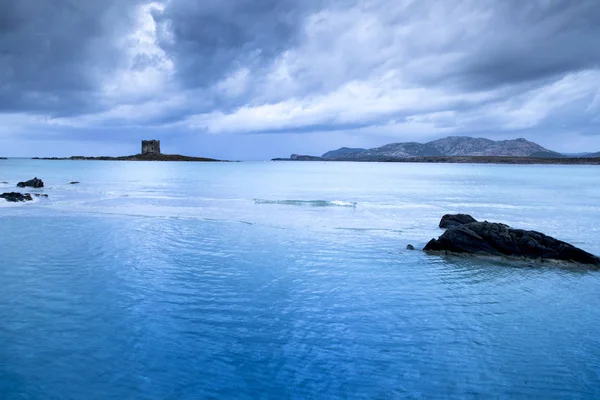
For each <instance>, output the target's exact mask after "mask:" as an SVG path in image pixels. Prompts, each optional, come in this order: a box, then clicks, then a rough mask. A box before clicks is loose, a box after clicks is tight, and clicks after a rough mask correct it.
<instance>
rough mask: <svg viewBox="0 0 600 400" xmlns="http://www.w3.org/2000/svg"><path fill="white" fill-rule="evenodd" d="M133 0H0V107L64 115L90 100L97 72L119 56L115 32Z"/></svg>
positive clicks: (123, 27)
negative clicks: (115, 44) (0, 0)
mask: <svg viewBox="0 0 600 400" xmlns="http://www.w3.org/2000/svg"><path fill="white" fill-rule="evenodd" d="M135 3H136V1H134V0H90V1H87V0H86V1H77V0H52V1H45V0H3V1H2V4H1V11H0V111H25V112H48V113H51V114H54V115H66V114H73V113H79V112H82V111H85V110H86V109H87V108H88V107H91V106H93V100H94V99H93V98H90V97H93V96H94V92H95V90H96V89H97V87H98V83H99V82H98V78H99V77H100V76H102V74H104V73H106V72H107V71H110V70H111V69H112V68H113V67H114V66H115V65H117V64H118V62H119V59H118V58H119V54H118V51H117V49H115V48H114V47H113V46H114V43H115V38H117V37H118V36H119V35H120V34H122V33H123V32H125V31H126V29H127V27H128V25H129V17H130V16H129V15H128V13H129V11H130V9H131V6H132V5H134V4H135Z"/></svg>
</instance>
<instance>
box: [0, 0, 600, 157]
mask: <svg viewBox="0 0 600 400" xmlns="http://www.w3.org/2000/svg"><path fill="white" fill-rule="evenodd" d="M0 6H1V8H0V114H5V115H8V114H11V115H12V116H13V117H14V119H12V120H11V121H13V120H14V121H21V122H22V121H25V122H23V126H22V127H21V129H20V130H19V131H22V132H25V133H23V136H22V137H23V138H26V139H28V140H32V139H33V138H34V137H36V136H42V135H44V134H47V135H49V134H50V133H49V132H51V133H52V134H53V135H55V136H54V137H58V138H60V140H63V141H69V140H72V141H77V140H85V141H88V142H89V141H101V140H102V138H103V137H106V140H114V141H122V142H124V141H127V140H130V139H131V140H133V139H135V138H137V136H138V135H143V132H144V129H148V132H149V133H152V132H154V131H153V130H154V129H162V131H161V132H162V135H170V136H169V137H171V138H172V139H173V140H179V141H181V140H182V138H183V137H184V136H186V135H188V136H189V135H199V136H200V135H205V134H206V133H207V132H208V133H213V134H231V133H234V134H240V133H242V134H244V133H253V134H255V135H259V134H266V133H269V134H268V135H263V139H261V140H264V141H266V140H267V139H266V137H267V136H268V137H278V139H277V140H278V141H277V143H284V142H285V141H286V140H288V141H289V143H292V142H294V143H296V142H295V141H297V140H300V139H297V137H298V136H302V135H305V136H306V137H309V136H310V137H311V138H313V139H315V138H318V137H319V135H318V134H317V133H316V132H320V133H322V134H327V132H331V133H332V134H333V132H336V133H335V134H336V135H338V136H336V137H342V136H343V135H344V132H347V135H348V136H347V138H351V137H352V135H355V136H354V137H356V136H357V135H361V137H363V136H364V137H368V135H373V137H383V136H385V137H387V138H389V140H390V141H392V140H394V138H395V137H398V138H402V139H403V137H402V135H408V136H410V138H411V139H412V140H416V139H418V138H419V135H423V136H424V137H425V136H427V139H430V138H432V136H435V135H436V134H439V135H442V134H444V135H445V134H447V132H451V133H457V134H461V133H463V134H477V132H484V133H485V134H489V135H490V136H492V135H494V134H498V135H506V134H507V132H509V133H510V132H515V133H516V134H518V135H520V136H523V135H524V132H525V133H529V135H530V136H528V137H529V138H531V139H534V140H535V138H536V137H540V138H542V137H543V135H544V132H553V134H554V135H555V137H559V136H560V129H564V130H565V131H569V132H579V133H580V134H581V135H591V134H593V133H594V132H599V130H598V129H597V127H598V123H600V121H599V120H598V118H597V117H596V115H598V113H599V112H600V94H598V93H600V87H599V86H598V85H599V84H598V82H597V81H595V80H594V79H595V78H597V77H598V73H600V72H599V71H600V1H598V0H529V1H522V0H504V1H495V0H456V1H445V0H419V1H409V0H302V1H301V0H170V1H164V0H156V1H155V2H154V3H153V4H152V5H151V4H150V1H149V0H52V1H49V0H1V4H0ZM140 6H144V7H145V8H143V9H142V8H140ZM140 10H142V11H143V10H145V11H143V13H142V14H143V15H142V14H140ZM148 12H150V13H149V14H148ZM144 13H146V14H144ZM140 29H141V31H140ZM144 29H146V31H144ZM136 32H137V33H136ZM133 33H136V35H138V36H136V35H133V39H132V36H131V35H132V34H133ZM278 68H279V69H278ZM107 88H108V89H107ZM594 93H596V94H595V96H596V98H595V99H594ZM24 116H25V117H24ZM28 116H32V118H33V119H34V120H32V121H29V120H27V118H26V117H28ZM594 118H595V119H594ZM44 120H49V121H50V122H48V123H47V124H46V125H44V122H39V121H44ZM7 125H8V124H7ZM395 129H397V130H395ZM411 129H418V130H417V131H413V132H412V133H411V132H410V130H411ZM436 129H437V130H436ZM2 132H3V126H2V121H0V134H1V133H2ZM86 132H88V133H87V136H86V137H85V139H84V138H83V136H84V135H86ZM340 132H341V133H340ZM357 132H358V133H357ZM382 132H383V133H382ZM406 132H408V133H406ZM288 134H289V135H288ZM299 134H302V135H299ZM286 135H287V136H286ZM378 135H379V136H378ZM386 135H387V136H386ZM292 136H293V138H292ZM279 137H287V138H288V139H286V140H283V139H279ZM15 140H16V139H15ZM136 140H137V139H136ZM211 140H215V141H216V139H211ZM219 140H221V139H219ZM269 140H272V139H269ZM322 140H323V141H324V142H325V138H323V139H322ZM378 140H379V139H378ZM365 141H367V142H368V140H367V139H365ZM182 143H183V142H182ZM328 143H329V142H328ZM344 144H346V143H340V145H344ZM373 144H382V143H373ZM598 144H599V147H600V142H599V143H598ZM361 145H366V146H368V145H369V144H368V143H361ZM224 156H226V155H224Z"/></svg>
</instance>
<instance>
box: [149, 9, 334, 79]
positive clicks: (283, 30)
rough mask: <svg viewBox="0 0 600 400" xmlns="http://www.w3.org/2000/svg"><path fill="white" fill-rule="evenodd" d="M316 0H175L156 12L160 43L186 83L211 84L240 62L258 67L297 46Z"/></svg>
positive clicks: (242, 64) (238, 66) (236, 66)
mask: <svg viewBox="0 0 600 400" xmlns="http://www.w3.org/2000/svg"><path fill="white" fill-rule="evenodd" d="M321 3H322V1H319V0H303V1H298V0H238V1H227V0H226V1H223V0H187V1H173V2H170V3H168V4H167V5H166V8H165V9H164V11H162V12H158V11H157V12H155V14H154V16H155V19H156V21H157V22H158V25H159V27H160V30H159V32H160V36H159V39H160V45H161V47H162V48H163V49H164V50H165V51H166V52H167V54H168V55H169V56H171V57H172V58H173V60H175V65H176V72H177V74H178V77H179V78H180V79H182V80H183V81H185V83H186V85H189V86H192V87H198V86H200V87H202V86H206V85H210V84H211V83H214V82H215V81H218V80H219V79H222V78H223V77H225V76H227V74H228V73H230V72H232V71H233V70H235V69H237V68H240V67H246V66H250V67H260V66H262V65H264V64H265V63H268V62H269V61H271V60H272V59H273V58H275V57H277V56H279V55H280V54H281V53H282V52H284V51H285V50H287V49H289V48H291V47H293V46H295V45H296V44H297V39H298V35H299V31H300V29H301V27H302V24H303V21H304V18H305V17H306V16H307V15H308V14H309V13H311V12H315V11H317V10H318V9H319V8H320V6H321Z"/></svg>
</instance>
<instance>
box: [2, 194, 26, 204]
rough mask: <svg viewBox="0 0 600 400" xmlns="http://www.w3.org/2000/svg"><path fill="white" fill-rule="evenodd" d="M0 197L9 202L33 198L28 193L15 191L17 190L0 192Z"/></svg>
mask: <svg viewBox="0 0 600 400" xmlns="http://www.w3.org/2000/svg"><path fill="white" fill-rule="evenodd" d="M0 198H2V199H4V200H6V201H9V202H11V203H17V202H20V201H31V200H33V199H32V198H31V195H30V194H29V193H17V192H10V193H2V194H0Z"/></svg>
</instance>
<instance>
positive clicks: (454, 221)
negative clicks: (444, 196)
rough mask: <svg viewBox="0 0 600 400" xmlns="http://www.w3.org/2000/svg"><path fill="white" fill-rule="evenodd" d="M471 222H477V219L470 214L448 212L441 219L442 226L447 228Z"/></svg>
mask: <svg viewBox="0 0 600 400" xmlns="http://www.w3.org/2000/svg"><path fill="white" fill-rule="evenodd" d="M471 222H477V220H476V219H475V218H473V217H471V216H470V215H468V214H446V215H444V216H443V217H442V220H441V221H440V228H442V229H446V228H450V227H451V226H457V225H464V224H469V223H471Z"/></svg>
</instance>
